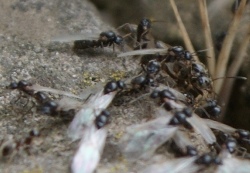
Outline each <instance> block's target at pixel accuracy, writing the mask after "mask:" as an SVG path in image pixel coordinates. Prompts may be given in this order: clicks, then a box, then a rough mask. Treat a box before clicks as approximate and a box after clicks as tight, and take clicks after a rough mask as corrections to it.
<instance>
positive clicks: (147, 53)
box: [118, 49, 168, 57]
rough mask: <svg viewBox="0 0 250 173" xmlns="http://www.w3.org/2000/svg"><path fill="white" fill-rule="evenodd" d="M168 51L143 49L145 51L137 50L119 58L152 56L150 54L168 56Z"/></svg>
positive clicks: (123, 54) (120, 55) (122, 54)
mask: <svg viewBox="0 0 250 173" xmlns="http://www.w3.org/2000/svg"><path fill="white" fill-rule="evenodd" d="M167 51H168V49H143V50H135V51H130V52H125V53H121V54H119V55H118V57H125V56H134V55H150V54H156V53H160V54H166V53H167Z"/></svg>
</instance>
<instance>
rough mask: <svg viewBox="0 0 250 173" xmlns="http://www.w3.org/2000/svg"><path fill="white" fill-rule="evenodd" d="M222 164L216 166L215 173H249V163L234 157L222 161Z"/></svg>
mask: <svg viewBox="0 0 250 173" xmlns="http://www.w3.org/2000/svg"><path fill="white" fill-rule="evenodd" d="M222 162H223V164H222V165H220V166H218V168H217V170H216V171H215V173H221V172H223V173H249V171H250V161H249V160H243V159H239V158H235V157H228V158H224V159H223V161H222Z"/></svg>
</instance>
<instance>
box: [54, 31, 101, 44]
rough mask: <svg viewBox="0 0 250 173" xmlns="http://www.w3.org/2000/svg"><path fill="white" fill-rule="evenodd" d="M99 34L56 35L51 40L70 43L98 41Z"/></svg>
mask: <svg viewBox="0 0 250 173" xmlns="http://www.w3.org/2000/svg"><path fill="white" fill-rule="evenodd" d="M99 34H100V33H79V34H71V35H58V36H55V37H53V38H51V41H53V42H71V41H77V40H98V38H99Z"/></svg>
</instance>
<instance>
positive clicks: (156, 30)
mask: <svg viewBox="0 0 250 173" xmlns="http://www.w3.org/2000/svg"><path fill="white" fill-rule="evenodd" d="M90 1H91V2H93V3H94V4H95V5H96V7H97V8H98V9H99V11H100V13H101V16H102V18H103V20H104V21H105V22H108V23H110V24H112V25H113V26H114V27H115V28H116V27H119V26H121V25H122V24H124V23H133V24H138V23H139V21H140V20H141V19H142V18H145V17H146V18H149V19H153V20H156V21H162V22H155V23H153V24H152V34H153V36H154V37H155V38H156V39H157V40H161V41H164V42H166V43H168V44H170V45H181V46H184V43H183V40H182V36H181V33H180V31H179V29H178V24H177V22H176V18H175V16H174V13H173V10H172V8H171V5H170V2H169V1H162V0H154V1H152V0H137V1H134V0H126V1H122V0H109V1H103V0H90ZM175 2H176V4H177V7H178V10H179V13H180V15H181V18H182V20H183V22H184V24H185V27H186V29H187V32H188V34H189V36H190V38H191V41H192V43H193V45H194V47H195V50H196V51H198V50H203V49H207V48H206V47H205V44H204V33H203V30H202V23H201V18H200V12H199V7H198V0H185V1H183V0H175ZM239 2H240V1H239V0H238V1H235V0H220V1H218V0H208V1H207V7H208V15H209V22H210V26H211V32H212V39H213V42H214V49H215V53H216V55H218V53H219V51H220V46H221V44H222V42H223V39H224V37H225V35H226V34H227V30H228V27H229V25H230V23H231V21H232V19H233V17H234V13H235V9H236V8H237V3H239ZM246 8H247V9H246V11H245V13H244V16H243V19H242V21H241V22H240V27H239V28H238V31H237V35H236V39H235V41H234V43H233V48H232V50H231V54H230V58H234V57H235V56H236V53H237V50H238V49H239V44H240V43H241V41H242V39H243V37H244V36H245V35H246V32H249V31H247V29H246V28H247V27H248V26H249V23H250V3H249V1H248V4H247V7H246ZM249 55H250V46H248V48H247V54H246V56H245V60H244V63H243V65H242V66H241V68H240V70H239V72H238V75H239V76H245V77H247V78H248V80H247V81H243V80H235V82H234V85H233V89H232V92H231V93H230V97H229V102H228V105H227V106H226V107H225V106H224V105H223V104H221V106H222V107H223V109H225V110H226V112H225V117H224V118H223V120H222V121H223V122H225V123H226V124H229V125H231V126H233V127H236V128H244V129H248V130H250V82H249V81H250V61H249ZM199 57H200V60H201V61H202V62H204V63H205V62H206V59H207V57H206V56H205V55H204V54H201V55H199ZM236 58H237V57H236ZM229 64H230V61H229ZM227 80H232V79H227Z"/></svg>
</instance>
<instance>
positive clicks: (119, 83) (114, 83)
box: [103, 80, 126, 94]
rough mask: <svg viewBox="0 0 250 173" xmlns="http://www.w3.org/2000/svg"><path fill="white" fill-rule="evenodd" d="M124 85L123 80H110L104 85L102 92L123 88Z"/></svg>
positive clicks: (106, 92)
mask: <svg viewBox="0 0 250 173" xmlns="http://www.w3.org/2000/svg"><path fill="white" fill-rule="evenodd" d="M125 87H126V85H125V83H124V82H123V81H120V80H119V81H111V82H108V83H107V84H106V85H105V86H104V91H103V92H104V94H108V93H110V92H113V91H116V90H117V89H124V88H125Z"/></svg>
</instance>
